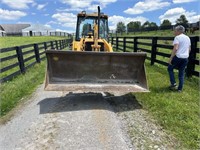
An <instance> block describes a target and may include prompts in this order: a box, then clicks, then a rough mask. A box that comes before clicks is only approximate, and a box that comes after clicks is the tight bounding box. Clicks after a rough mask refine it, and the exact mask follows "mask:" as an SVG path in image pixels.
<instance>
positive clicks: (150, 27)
mask: <svg viewBox="0 0 200 150" xmlns="http://www.w3.org/2000/svg"><path fill="white" fill-rule="evenodd" d="M142 29H143V30H145V31H152V30H157V29H158V26H157V24H156V23H155V22H149V21H146V22H145V23H144V24H143V25H142Z"/></svg>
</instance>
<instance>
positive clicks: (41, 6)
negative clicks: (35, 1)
mask: <svg viewBox="0 0 200 150" xmlns="http://www.w3.org/2000/svg"><path fill="white" fill-rule="evenodd" d="M47 5H48V3H45V4H39V5H38V6H37V9H38V10H41V9H43V8H44V7H45V6H47Z"/></svg>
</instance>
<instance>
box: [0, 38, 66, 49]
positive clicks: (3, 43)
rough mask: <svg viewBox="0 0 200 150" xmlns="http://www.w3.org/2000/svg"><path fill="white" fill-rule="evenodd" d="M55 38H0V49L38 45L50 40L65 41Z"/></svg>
mask: <svg viewBox="0 0 200 150" xmlns="http://www.w3.org/2000/svg"><path fill="white" fill-rule="evenodd" d="M66 38H67V37H57V36H32V37H0V48H6V47H13V46H20V45H26V44H32V43H40V42H46V41H52V40H60V39H66Z"/></svg>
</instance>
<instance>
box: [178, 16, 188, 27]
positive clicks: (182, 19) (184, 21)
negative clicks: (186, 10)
mask: <svg viewBox="0 0 200 150" xmlns="http://www.w3.org/2000/svg"><path fill="white" fill-rule="evenodd" d="M176 25H182V26H184V27H185V28H188V27H189V25H188V20H187V18H186V17H185V15H181V16H180V18H178V19H177V20H176Z"/></svg>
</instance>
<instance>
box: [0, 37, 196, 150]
mask: <svg viewBox="0 0 200 150" xmlns="http://www.w3.org/2000/svg"><path fill="white" fill-rule="evenodd" d="M40 38H41V39H40ZM48 38H51V39H48ZM5 39H6V38H0V43H2V42H6V43H3V45H1V46H0V47H1V48H3V47H12V46H17V45H23V44H29V42H35V43H37V42H42V41H43V40H44V41H50V40H57V39H60V38H58V37H33V39H32V38H30V39H29V40H30V41H28V39H27V37H25V38H22V37H19V38H18V37H17V38H16V37H15V38H13V39H12V41H10V40H8V38H7V40H8V41H6V40H5ZM23 40H24V43H23ZM14 41H15V42H16V43H15V42H14ZM9 42H11V43H10V46H9ZM45 67H46V62H45V61H42V62H41V63H40V64H36V65H35V66H34V67H33V68H30V69H29V70H27V72H26V74H24V75H19V76H18V77H16V78H15V79H13V80H12V81H9V82H6V83H3V84H1V87H0V96H1V98H0V105H1V106H0V107H1V109H0V111H1V112H0V116H1V117H2V118H3V116H5V115H6V114H7V113H8V112H9V111H10V110H12V109H13V108H14V107H15V106H16V105H18V104H19V103H20V102H21V101H24V100H26V99H27V98H26V97H27V96H29V95H31V94H32V92H33V91H34V90H35V89H36V88H37V87H38V85H41V84H42V83H43V81H44V76H45ZM146 70H147V78H148V83H149V88H150V92H149V93H137V94H135V96H136V98H137V100H138V101H139V102H140V103H141V104H142V106H143V108H144V109H146V110H148V112H149V113H150V114H151V115H152V116H153V117H154V118H155V119H156V120H157V121H158V123H159V124H160V125H161V126H162V127H163V128H164V129H165V130H166V131H167V132H169V133H171V134H172V135H174V136H175V137H176V138H177V139H178V140H179V141H180V142H181V143H182V145H181V146H180V149H182V148H185V149H191V150H194V149H198V148H199V147H198V140H199V130H200V127H199V78H197V77H192V78H189V79H187V78H186V80H185V84H184V90H183V92H182V93H177V92H172V91H170V90H168V88H167V87H168V86H169V78H168V73H167V70H166V67H163V66H161V65H157V64H156V65H154V66H151V65H150V62H149V61H146ZM176 75H177V73H176Z"/></svg>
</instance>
